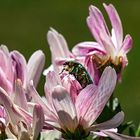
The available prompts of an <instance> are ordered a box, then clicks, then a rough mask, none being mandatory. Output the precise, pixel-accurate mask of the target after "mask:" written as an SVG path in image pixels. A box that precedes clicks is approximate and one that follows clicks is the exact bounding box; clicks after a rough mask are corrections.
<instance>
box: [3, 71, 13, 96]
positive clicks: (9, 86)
mask: <svg viewBox="0 0 140 140" xmlns="http://www.w3.org/2000/svg"><path fill="white" fill-rule="evenodd" d="M0 87H2V88H3V89H4V90H6V91H7V93H8V94H9V95H10V93H11V92H12V91H13V83H11V82H10V81H9V80H8V79H7V75H6V73H4V71H3V70H2V69H1V68H0Z"/></svg>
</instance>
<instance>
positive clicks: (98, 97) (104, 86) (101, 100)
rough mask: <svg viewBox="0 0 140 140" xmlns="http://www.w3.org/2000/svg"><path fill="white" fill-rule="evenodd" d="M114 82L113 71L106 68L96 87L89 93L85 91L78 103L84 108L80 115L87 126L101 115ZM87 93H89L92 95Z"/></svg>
mask: <svg viewBox="0 0 140 140" xmlns="http://www.w3.org/2000/svg"><path fill="white" fill-rule="evenodd" d="M116 80H117V75H116V72H115V70H114V69H112V68H111V67H107V68H106V69H105V70H104V72H103V74H102V76H101V78H100V80H99V84H98V87H97V88H95V87H94V88H93V89H92V90H91V91H87V93H85V96H84V99H83V100H82V99H81V100H79V102H81V104H82V105H81V106H83V108H84V109H83V110H82V111H81V112H80V114H82V115H81V116H82V118H83V119H84V120H85V121H86V122H88V124H89V125H91V124H92V123H93V122H94V121H95V120H96V119H97V118H98V116H99V115H100V114H101V112H102V110H103V108H104V106H105V104H106V103H107V101H108V99H109V97H110V96H111V94H112V92H113V90H114V88H115V85H116ZM89 86H90V85H89ZM88 92H91V93H92V94H91V93H88ZM86 94H90V96H87V95H86ZM79 95H80V94H79ZM86 96H87V98H86ZM78 104H79V103H78ZM85 104H86V105H85ZM84 105H85V107H84ZM79 107H80V105H79ZM87 108H88V110H87Z"/></svg>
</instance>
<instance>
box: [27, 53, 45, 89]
mask: <svg viewBox="0 0 140 140" xmlns="http://www.w3.org/2000/svg"><path fill="white" fill-rule="evenodd" d="M44 64H45V55H44V53H43V52H42V51H41V50H38V51H36V52H35V53H33V54H32V56H31V57H30V59H29V61H28V64H27V76H28V77H27V82H28V83H29V82H30V81H31V80H33V81H34V86H35V87H36V86H37V84H38V82H39V79H40V76H41V74H42V70H43V67H44Z"/></svg>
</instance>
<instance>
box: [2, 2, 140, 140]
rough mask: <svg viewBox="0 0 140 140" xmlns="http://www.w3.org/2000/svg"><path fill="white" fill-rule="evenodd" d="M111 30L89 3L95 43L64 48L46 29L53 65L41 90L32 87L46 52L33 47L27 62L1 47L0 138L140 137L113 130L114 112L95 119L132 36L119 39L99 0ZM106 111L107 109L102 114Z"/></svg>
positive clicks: (114, 20)
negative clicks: (101, 120) (43, 92)
mask: <svg viewBox="0 0 140 140" xmlns="http://www.w3.org/2000/svg"><path fill="white" fill-rule="evenodd" d="M103 6H104V8H105V10H106V12H107V14H108V16H109V19H110V21H111V25H112V32H111V33H110V32H109V29H108V27H107V25H106V23H105V20H104V17H103V15H102V13H101V11H100V10H99V9H98V8H97V7H95V6H92V5H91V6H90V7H89V16H88V17H87V24H88V27H89V29H90V31H91V33H92V35H93V37H94V38H95V40H96V42H90V41H88V42H81V43H78V44H77V45H75V46H74V47H73V49H72V52H71V51H69V49H68V46H67V42H66V40H65V38H64V37H63V36H62V35H61V34H59V33H58V32H57V31H56V30H54V29H52V28H51V29H50V31H48V33H47V40H48V43H49V46H50V50H51V54H52V65H51V66H50V67H49V68H47V69H45V70H44V72H43V73H44V75H45V77H46V82H45V85H44V91H45V95H44V96H43V97H41V96H40V95H39V93H38V92H37V90H36V87H37V84H38V82H39V79H40V76H41V74H42V71H43V68H44V63H45V55H44V53H43V52H42V51H41V50H38V51H36V52H35V53H34V54H33V55H32V56H31V57H30V59H29V61H28V62H26V60H25V58H24V56H23V55H22V54H21V53H19V52H18V51H12V52H9V50H8V49H7V47H6V46H4V45H1V46H0V105H1V106H0V139H9V140H12V139H13V140H38V139H40V140H55V139H60V140H83V139H87V138H88V137H90V138H89V139H98V137H99V138H103V137H104V138H106V137H110V138H112V139H114V140H140V137H130V136H126V135H124V134H120V133H118V126H120V125H121V124H122V122H123V120H124V113H123V111H121V110H120V111H118V112H117V113H116V114H115V115H114V116H113V117H112V118H110V119H109V120H106V121H103V122H99V121H98V118H100V115H101V114H102V113H104V111H103V110H104V107H105V106H107V102H108V101H109V100H110V97H111V96H112V95H113V91H114V89H115V87H116V84H117V82H118V81H120V79H121V73H122V71H123V69H124V68H125V66H126V65H127V63H128V61H127V56H126V54H127V53H128V52H129V50H130V49H131V47H132V38H131V36H130V35H126V37H125V39H124V40H123V30H122V25H121V20H120V18H119V16H118V13H117V11H116V10H115V8H114V6H113V5H112V4H109V5H106V4H103ZM105 115H106V114H105Z"/></svg>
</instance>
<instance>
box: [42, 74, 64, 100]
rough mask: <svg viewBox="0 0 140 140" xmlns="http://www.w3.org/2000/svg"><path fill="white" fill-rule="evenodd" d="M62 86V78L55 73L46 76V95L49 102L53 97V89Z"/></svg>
mask: <svg viewBox="0 0 140 140" xmlns="http://www.w3.org/2000/svg"><path fill="white" fill-rule="evenodd" d="M57 85H61V81H60V77H59V75H57V73H55V72H54V71H49V72H48V73H47V75H46V82H45V86H44V89H45V95H46V97H47V99H48V100H49V99H50V98H51V97H50V96H51V95H50V94H51V93H52V89H53V88H54V87H55V86H57Z"/></svg>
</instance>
